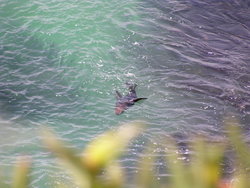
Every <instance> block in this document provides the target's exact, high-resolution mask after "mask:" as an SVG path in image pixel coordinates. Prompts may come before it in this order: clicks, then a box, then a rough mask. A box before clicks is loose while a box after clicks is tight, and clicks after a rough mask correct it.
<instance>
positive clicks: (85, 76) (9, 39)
mask: <svg viewBox="0 0 250 188" xmlns="http://www.w3.org/2000/svg"><path fill="white" fill-rule="evenodd" d="M249 7H250V4H249V3H248V2H247V1H244V0H229V1H228V0H227V1H226V0H225V1H219V2H218V1H215V0H214V1H207V0H205V1H199V0H190V1H189V0H179V1H170V0H128V1H113V0H109V1H107V0H106V1H102V0H94V1H78V0H68V1H58V0H53V1H45V0H36V1H17V0H12V1H7V0H1V4H0V25H1V26H0V122H1V124H0V126H1V132H0V165H1V166H2V168H3V169H5V171H6V172H7V173H8V172H9V173H11V167H12V165H13V162H14V161H15V159H16V158H17V157H18V156H23V155H28V156H30V157H31V158H32V161H33V164H34V165H33V172H32V187H39V188H40V187H50V186H53V181H55V180H53V178H52V177H54V178H55V179H56V181H57V182H59V183H60V182H66V181H67V177H66V176H65V175H64V174H61V173H58V171H59V170H58V169H57V168H56V167H55V165H54V159H53V158H51V156H50V154H49V153H48V152H47V151H46V150H44V149H43V146H42V144H41V142H40V137H41V135H40V134H39V131H40V128H41V127H43V126H45V127H50V128H53V129H54V130H55V132H56V133H57V134H58V135H59V136H60V137H61V138H62V139H63V140H64V141H65V142H68V143H70V144H71V145H72V146H73V147H75V148H77V149H78V150H82V149H83V148H84V146H85V145H86V144H87V143H89V142H90V141H91V140H93V139H94V138H96V137H97V136H98V135H100V134H102V133H103V132H105V131H107V130H111V129H115V128H116V127H117V126H119V125H121V124H123V123H125V122H130V121H133V120H144V121H146V122H147V124H148V127H147V128H146V130H145V132H144V133H143V135H142V136H141V137H140V138H139V139H138V140H136V141H135V142H133V143H132V146H131V148H129V149H128V150H127V153H128V154H127V156H126V157H125V158H123V159H122V161H123V162H124V168H125V169H130V171H131V173H133V172H136V163H137V162H138V160H137V157H138V156H140V153H141V151H142V150H143V148H144V147H145V143H149V144H154V145H156V146H157V145H158V144H159V145H160V143H162V141H164V138H165V137H167V136H170V135H177V139H180V140H181V139H182V138H187V137H195V136H197V135H206V136H208V137H211V138H213V139H215V138H216V139H217V138H218V139H219V138H221V137H223V119H224V118H225V116H235V117H237V118H238V119H239V120H240V122H241V125H242V127H243V128H244V130H246V131H245V132H246V135H247V136H248V135H249V134H248V130H249V122H250V119H249V114H250V113H249V110H250V99H249V98H250V69H249V63H250V58H249V48H250V12H249ZM125 82H131V83H137V84H138V87H137V94H138V96H140V97H147V98H148V99H147V100H145V101H143V102H140V103H138V104H136V105H135V106H133V107H132V108H130V109H128V110H127V111H126V112H125V113H124V114H122V115H120V116H116V115H115V114H114V105H115V95H114V93H115V90H119V91H121V93H123V94H126V92H127V88H126V86H125ZM248 138H249V136H248ZM159 155H161V152H159ZM159 176H164V174H161V170H160V167H159ZM54 183H55V182H54Z"/></svg>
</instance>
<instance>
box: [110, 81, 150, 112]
mask: <svg viewBox="0 0 250 188" xmlns="http://www.w3.org/2000/svg"><path fill="white" fill-rule="evenodd" d="M126 85H128V88H129V93H128V94H127V95H126V96H122V95H121V94H120V93H119V92H118V91H116V99H117V101H116V105H115V114H116V115H120V114H121V113H123V112H124V111H125V110H127V109H128V107H130V106H133V105H134V104H135V102H137V101H140V100H142V99H147V98H138V97H137V95H136V91H135V88H136V86H137V85H136V84H128V83H126Z"/></svg>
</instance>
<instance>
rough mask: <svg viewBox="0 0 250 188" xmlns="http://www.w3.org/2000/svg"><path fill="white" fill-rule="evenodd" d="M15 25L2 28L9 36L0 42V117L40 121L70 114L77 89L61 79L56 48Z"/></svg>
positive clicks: (3, 25) (63, 68)
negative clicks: (55, 115) (56, 115)
mask: <svg viewBox="0 0 250 188" xmlns="http://www.w3.org/2000/svg"><path fill="white" fill-rule="evenodd" d="M10 25H11V26H10ZM15 25H16V24H15V23H8V24H1V32H5V33H8V34H6V35H5V36H4V40H1V41H0V57H1V64H0V114H1V117H2V118H6V119H11V120H18V121H20V120H27V119H28V120H31V121H39V120H46V119H48V118H50V117H53V116H54V114H58V113H60V114H63V113H67V112H68V111H70V110H73V107H72V105H71V104H72V103H74V102H75V101H76V94H77V91H76V90H77V88H73V87H71V86H70V84H69V83H67V81H65V79H64V73H65V69H66V68H65V67H62V66H61V65H60V62H61V61H62V60H61V59H60V57H59V55H58V52H59V51H58V49H57V47H56V46H55V45H53V44H46V43H44V42H42V41H41V40H39V39H38V38H36V37H34V36H33V35H32V31H29V30H22V28H20V27H15ZM10 30H12V31H13V32H9V31H10Z"/></svg>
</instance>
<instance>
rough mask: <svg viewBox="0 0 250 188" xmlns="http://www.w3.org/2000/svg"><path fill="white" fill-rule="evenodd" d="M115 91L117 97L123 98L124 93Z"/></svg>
mask: <svg viewBox="0 0 250 188" xmlns="http://www.w3.org/2000/svg"><path fill="white" fill-rule="evenodd" d="M115 93H116V98H117V99H120V98H122V95H121V93H119V92H118V91H115Z"/></svg>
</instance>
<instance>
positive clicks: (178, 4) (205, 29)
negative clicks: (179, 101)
mask: <svg viewBox="0 0 250 188" xmlns="http://www.w3.org/2000/svg"><path fill="white" fill-rule="evenodd" d="M147 2H148V7H147V6H146V5H145V6H144V7H143V11H145V12H147V11H150V13H151V18H153V19H150V18H146V19H145V22H147V24H148V25H149V28H150V29H148V30H147V31H146V30H145V31H143V32H142V33H143V34H144V35H145V36H147V40H146V41H145V42H144V44H142V45H141V47H140V48H141V49H140V53H142V54H143V55H144V56H145V57H146V64H147V65H150V67H152V69H154V70H155V71H152V74H153V76H154V77H155V78H156V79H157V80H160V82H161V84H160V85H161V87H162V88H163V89H166V90H168V91H171V92H174V93H175V94H176V96H187V97H189V98H190V99H191V101H194V102H196V101H201V102H202V103H204V104H205V103H207V106H208V107H209V106H211V104H213V105H214V106H215V107H216V109H217V110H216V111H217V112H216V114H215V116H217V115H218V114H220V116H221V117H223V114H226V113H227V111H228V109H230V108H234V110H235V111H236V113H237V114H238V115H239V116H240V118H241V120H242V123H243V124H244V125H246V127H248V124H249V116H250V90H249V87H250V76H249V75H250V69H249V62H250V58H249V49H250V20H249V17H250V13H249V6H250V4H249V2H248V1H244V0H241V1H236V0H230V1H198V0H194V1H187V0H181V1H168V0H167V1H163V0H148V1H147ZM152 7H154V8H155V9H152ZM183 100H186V97H184V98H183ZM191 105H192V104H191ZM221 111H224V112H223V113H222V114H221ZM229 111H231V110H229Z"/></svg>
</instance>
